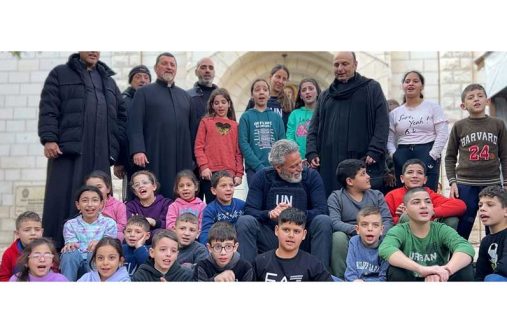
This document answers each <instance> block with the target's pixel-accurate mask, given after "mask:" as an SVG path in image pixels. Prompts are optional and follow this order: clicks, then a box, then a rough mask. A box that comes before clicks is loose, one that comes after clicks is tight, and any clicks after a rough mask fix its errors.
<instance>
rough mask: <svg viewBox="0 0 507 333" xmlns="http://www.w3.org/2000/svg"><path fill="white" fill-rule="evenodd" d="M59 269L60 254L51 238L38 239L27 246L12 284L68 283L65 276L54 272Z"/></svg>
mask: <svg viewBox="0 0 507 333" xmlns="http://www.w3.org/2000/svg"><path fill="white" fill-rule="evenodd" d="M54 266H56V267H58V253H57V252H56V249H55V245H54V244H53V242H52V241H51V240H50V239H49V238H37V239H35V240H33V241H32V242H30V243H29V244H27V246H26V247H25V248H24V249H23V253H22V255H21V256H20V257H19V260H18V267H19V272H18V273H16V274H14V275H13V276H12V277H11V278H10V279H9V281H10V282H16V281H17V282H66V281H68V280H67V278H66V277H65V276H63V275H62V274H59V273H55V272H53V271H52V269H51V268H52V267H54Z"/></svg>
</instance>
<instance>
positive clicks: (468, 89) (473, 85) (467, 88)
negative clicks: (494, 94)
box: [461, 83, 488, 103]
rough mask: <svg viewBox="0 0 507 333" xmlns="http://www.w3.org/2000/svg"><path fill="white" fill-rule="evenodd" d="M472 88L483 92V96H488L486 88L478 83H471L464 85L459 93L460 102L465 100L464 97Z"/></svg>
mask: <svg viewBox="0 0 507 333" xmlns="http://www.w3.org/2000/svg"><path fill="white" fill-rule="evenodd" d="M473 90H482V91H483V92H484V96H485V97H486V98H488V94H486V89H484V87H483V86H482V85H480V84H478V83H472V84H469V85H468V86H466V87H465V89H463V92H462V93H461V102H462V103H463V102H465V97H466V96H467V94H468V93H469V92H471V91H473Z"/></svg>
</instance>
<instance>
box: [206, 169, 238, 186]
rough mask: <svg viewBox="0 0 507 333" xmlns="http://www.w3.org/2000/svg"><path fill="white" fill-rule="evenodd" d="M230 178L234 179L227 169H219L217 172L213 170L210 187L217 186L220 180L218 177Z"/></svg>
mask: <svg viewBox="0 0 507 333" xmlns="http://www.w3.org/2000/svg"><path fill="white" fill-rule="evenodd" d="M226 177H227V178H232V180H233V181H234V176H232V175H231V173H230V172H229V171H227V170H220V171H217V172H214V173H213V174H212V175H211V187H213V188H216V187H217V186H218V183H219V182H220V179H222V178H226Z"/></svg>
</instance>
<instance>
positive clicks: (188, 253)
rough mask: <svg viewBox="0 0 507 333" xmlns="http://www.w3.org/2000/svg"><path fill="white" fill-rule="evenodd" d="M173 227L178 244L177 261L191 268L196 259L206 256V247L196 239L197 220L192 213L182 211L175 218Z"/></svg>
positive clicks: (197, 234) (197, 230) (197, 235)
mask: <svg viewBox="0 0 507 333" xmlns="http://www.w3.org/2000/svg"><path fill="white" fill-rule="evenodd" d="M174 229H175V230H174V231H175V232H176V237H178V245H179V253H178V263H179V264H180V265H181V266H183V267H186V268H190V269H193V268H194V265H195V264H196V263H197V262H198V261H200V260H202V259H206V257H207V256H208V251H206V247H205V246H204V245H202V244H201V243H199V242H197V241H196V240H197V237H199V220H198V219H197V216H195V215H194V214H192V213H183V214H181V215H180V216H178V218H177V219H176V225H175V227H174Z"/></svg>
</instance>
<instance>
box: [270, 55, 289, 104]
mask: <svg viewBox="0 0 507 333" xmlns="http://www.w3.org/2000/svg"><path fill="white" fill-rule="evenodd" d="M279 70H283V71H285V73H287V80H288V79H289V77H290V73H289V69H288V68H287V67H286V66H285V65H282V64H277V65H275V67H273V68H272V69H271V72H270V75H269V77H270V79H271V77H272V76H273V75H275V73H276V72H278V71H279ZM268 86H269V85H268ZM270 93H271V89H270ZM277 99H278V102H279V103H280V105H281V106H282V112H285V113H290V112H291V111H292V108H293V105H292V101H291V99H290V98H289V96H287V94H286V93H285V91H283V89H282V91H280V92H279V93H278V96H277Z"/></svg>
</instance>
